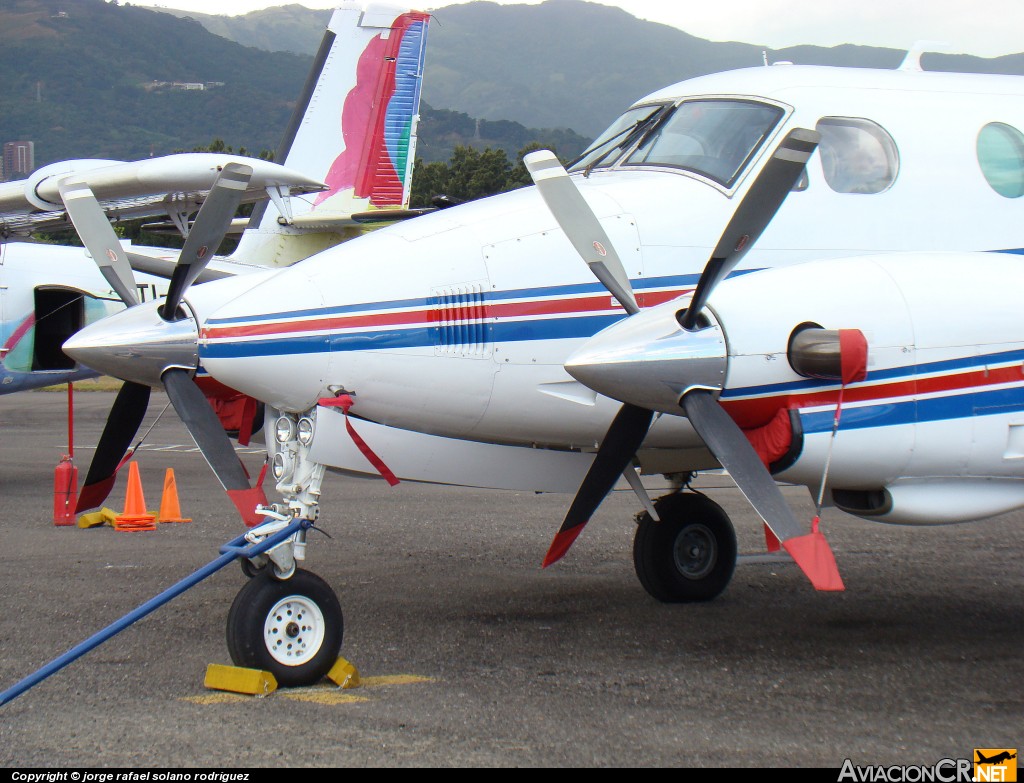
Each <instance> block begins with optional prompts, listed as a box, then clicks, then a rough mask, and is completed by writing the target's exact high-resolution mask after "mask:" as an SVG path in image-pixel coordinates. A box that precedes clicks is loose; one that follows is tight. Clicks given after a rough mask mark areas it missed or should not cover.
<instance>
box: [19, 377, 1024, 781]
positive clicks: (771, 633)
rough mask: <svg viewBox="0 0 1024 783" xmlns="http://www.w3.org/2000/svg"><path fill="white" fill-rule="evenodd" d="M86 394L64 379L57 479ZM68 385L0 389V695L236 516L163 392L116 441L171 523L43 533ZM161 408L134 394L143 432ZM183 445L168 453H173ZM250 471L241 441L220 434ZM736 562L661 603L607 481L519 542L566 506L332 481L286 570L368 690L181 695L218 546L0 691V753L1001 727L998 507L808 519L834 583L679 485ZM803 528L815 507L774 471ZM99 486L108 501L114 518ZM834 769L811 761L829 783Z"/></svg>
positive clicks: (470, 754)
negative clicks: (719, 584) (174, 507)
mask: <svg viewBox="0 0 1024 783" xmlns="http://www.w3.org/2000/svg"><path fill="white" fill-rule="evenodd" d="M112 399H113V395H112V394H110V393H102V392H95V393H89V394H79V395H77V397H76V401H77V408H76V425H77V426H76V441H77V451H76V462H77V464H78V465H79V466H80V470H81V478H84V474H85V469H86V467H87V466H88V463H89V460H90V459H91V456H92V451H91V450H90V449H88V448H87V447H88V446H91V445H93V444H95V442H96V440H97V438H98V435H99V432H100V430H101V428H102V425H103V421H104V419H105V417H106V411H107V410H108V408H109V406H110V403H111V402H112ZM64 400H65V396H64V395H63V394H60V393H47V392H34V393H22V394H15V395H9V396H3V397H0V466H2V469H0V493H2V494H0V497H2V498H3V502H2V505H0V541H2V542H3V552H2V556H3V560H4V563H3V566H2V568H0V585H2V590H3V593H2V594H3V603H2V606H3V609H2V612H0V689H3V688H7V687H9V686H11V685H13V684H14V683H15V682H17V681H19V680H20V679H21V678H23V677H25V676H27V675H29V674H30V673H32V672H33V671H35V670H36V669H37V668H38V667H40V666H42V665H43V664H45V663H47V662H48V661H50V660H51V659H53V658H55V657H57V656H58V655H59V654H61V653H63V652H64V651H65V650H67V649H69V648H70V647H72V646H73V645H75V644H77V643H78V642H80V641H82V640H83V639H85V638H86V637H88V636H90V635H91V634H93V633H94V632H96V631H98V630H99V629H101V628H103V627H104V626H106V625H107V624H108V623H110V622H113V621H114V620H116V619H117V618H119V617H120V616H122V615H123V614H125V613H126V612H128V611H129V610H131V609H133V608H134V607H135V606H137V605H138V604H141V603H142V602H143V601H145V600H147V599H149V598H150V597H152V596H154V595H156V594H157V593H159V592H160V591H161V590H163V589H164V588H166V587H167V586H169V585H171V584H173V583H174V582H176V581H177V580H178V579H180V578H182V577H183V576H185V575H187V574H189V573H190V572H192V571H193V570H195V569H197V568H198V567H200V566H201V565H203V564H205V563H206V562H208V561H210V560H212V559H213V558H214V557H216V555H217V547H218V546H219V545H220V544H222V543H224V542H225V541H227V540H229V539H231V538H233V537H234V536H236V535H237V534H238V532H239V530H240V523H239V522H238V521H237V517H236V515H235V513H234V510H233V507H232V506H231V504H230V502H229V501H228V500H227V499H226V498H225V497H224V495H223V493H222V492H221V490H220V487H219V485H218V484H217V482H216V480H215V479H214V478H213V476H212V474H211V473H210V472H209V469H208V468H207V466H206V464H205V462H204V461H203V459H202V456H201V455H200V454H198V453H197V452H195V451H194V450H190V447H191V446H192V444H191V441H190V440H189V438H188V435H187V434H186V432H185V430H184V428H183V427H182V426H181V425H180V423H179V422H178V421H177V419H176V417H175V416H174V414H173V411H172V410H168V411H167V413H165V414H164V416H163V418H162V419H161V421H160V422H159V423H158V425H157V426H156V427H155V428H154V429H153V431H152V433H151V434H150V436H149V438H148V440H147V443H146V446H145V447H144V449H143V450H142V451H141V452H140V454H139V464H140V467H141V472H142V480H143V485H144V489H145V492H146V499H147V500H148V501H149V503H148V505H149V506H150V507H151V508H155V507H156V506H157V505H158V504H159V500H160V489H161V487H162V482H163V476H164V471H165V470H166V468H168V467H172V468H174V470H175V473H176V477H177V483H178V487H179V490H180V496H181V504H182V511H183V513H184V514H185V515H186V516H191V517H192V518H193V520H194V521H193V522H191V523H188V524H179V525H162V526H160V528H159V529H158V530H157V531H156V532H152V533H130V534H129V533H118V532H115V531H114V530H112V529H111V528H109V527H107V528H100V529H93V530H80V529H77V528H69V527H55V526H54V525H53V523H52V515H53V511H52V509H53V469H54V466H55V465H56V463H57V461H58V459H59V458H60V455H61V454H62V453H63V452H64V451H66V442H67V433H66V418H65V417H66V414H65V412H64ZM164 402H165V398H164V397H163V395H161V394H154V400H153V402H152V403H151V405H150V416H149V418H148V419H147V424H146V425H144V427H145V426H148V422H149V421H151V420H152V419H153V418H154V417H155V415H156V414H157V413H158V412H159V411H160V409H161V408H162V407H163V404H164ZM192 448H194V447H192ZM243 459H244V460H245V462H246V463H247V464H248V465H249V467H250V469H251V470H253V471H256V470H258V468H259V465H260V464H261V462H262V457H261V456H260V455H259V454H257V453H246V454H244V455H243ZM702 483H703V485H704V486H705V487H708V488H709V489H708V492H709V494H710V495H711V496H712V497H713V498H714V499H715V500H717V501H718V502H719V503H721V504H722V505H723V506H724V507H725V508H726V510H727V511H728V512H729V513H730V514H731V515H732V517H733V520H734V522H735V524H736V527H737V535H738V537H739V543H740V551H741V553H742V554H743V555H750V556H751V557H744V558H743V559H742V561H741V564H740V565H739V566H738V568H737V571H736V575H735V577H734V579H733V582H732V584H731V585H730V587H729V588H728V589H727V590H726V592H725V593H724V594H723V595H722V596H721V597H720V598H719V599H718V600H716V601H714V602H712V603H709V604H702V605H675V606H669V605H662V604H659V603H657V602H655V601H654V600H653V599H651V598H650V597H648V595H647V594H646V593H645V592H644V591H643V589H642V588H641V587H640V585H639V583H638V582H637V580H636V577H635V575H634V573H633V564H632V554H631V542H632V534H633V522H632V515H633V514H634V513H635V512H636V510H637V508H638V504H637V502H636V500H635V498H633V497H632V496H631V495H629V494H616V495H614V496H613V497H611V498H609V499H608V501H606V502H605V504H604V505H603V506H602V508H601V509H600V511H599V512H598V514H597V515H596V516H595V517H594V519H593V520H592V522H591V524H590V526H589V527H588V528H587V530H586V532H585V533H584V534H583V535H582V536H581V538H580V539H579V541H578V542H577V543H576V545H575V546H574V547H573V549H572V551H571V552H570V553H569V555H568V556H567V557H566V558H565V560H563V561H562V562H561V563H559V564H557V565H556V566H554V567H552V568H550V569H547V570H541V568H540V561H541V559H542V557H543V555H544V552H545V550H546V548H547V545H548V543H549V542H550V540H551V537H552V535H553V533H554V531H555V530H556V529H557V527H558V525H559V524H560V521H561V518H562V516H563V514H564V512H565V510H566V508H567V507H568V504H569V501H570V498H568V497H565V496H560V495H534V494H530V493H516V492H496V491H478V490H467V489H461V488H449V487H438V486H417V485H412V484H402V485H400V486H398V487H396V488H394V489H391V488H389V487H388V486H387V485H386V484H385V483H384V482H383V481H379V480H377V481H372V480H357V479H351V478H345V477H341V476H331V477H329V478H328V480H327V481H326V482H325V486H324V494H323V505H324V515H323V519H322V522H321V526H322V527H323V529H324V530H325V531H326V532H328V533H329V534H330V536H331V537H330V538H327V537H325V536H315V537H313V536H312V535H311V542H310V547H309V559H308V561H307V567H308V568H309V569H310V570H313V571H315V572H316V573H318V574H319V575H321V576H322V577H324V578H325V579H326V580H327V581H328V582H330V583H331V585H332V586H333V587H334V588H335V590H336V591H337V592H338V595H339V597H340V600H341V604H342V607H343V610H344V613H345V643H344V646H343V649H342V655H344V656H345V657H346V658H347V659H348V660H349V661H351V662H352V663H353V664H355V666H356V667H357V668H358V670H359V672H360V674H361V676H362V678H363V679H364V680H365V681H366V682H367V685H366V686H364V687H362V688H358V689H354V690H339V689H336V688H333V687H327V686H321V687H317V688H310V689H301V690H298V691H293V692H284V691H278V692H276V693H273V694H271V695H269V696H266V697H263V698H254V697H246V696H237V695H227V694H220V693H217V692H214V691H208V690H206V689H205V688H204V687H203V677H204V674H205V670H206V666H207V665H208V664H210V663H230V659H229V657H228V652H227V647H226V645H225V641H224V623H225V618H226V615H227V610H228V607H229V606H230V604H231V601H232V599H233V598H234V595H235V593H236V592H237V591H238V590H239V589H240V588H241V587H242V585H243V584H244V583H245V577H244V576H243V575H242V573H241V570H240V569H239V568H238V567H236V566H235V565H234V564H232V565H231V566H229V567H228V568H226V569H224V570H222V571H220V572H218V573H217V574H215V575H214V576H212V577H211V578H210V579H208V580H207V581H205V582H203V583H202V584H200V585H199V586H198V587H196V588H194V589H192V590H190V591H189V592H187V593H186V594H185V595H183V596H181V597H180V598H178V599H176V600H175V601H174V602H172V603H171V604H169V605H168V606H166V607H164V608H162V609H160V610H158V611H156V612H155V613H154V614H152V615H150V616H149V617H147V618H145V619H144V620H142V621H140V622H139V623H137V624H136V625H134V626H132V627H131V628H129V629H128V630H127V631H125V632H124V633H122V634H121V635H119V636H117V637H115V638H114V639H113V640H111V641H109V642H108V643H106V644H105V645H103V646H102V647H100V648H99V649H97V650H95V651H93V652H92V653H90V654H88V655H86V656H85V657H84V658H82V659H80V660H78V661H76V662H75V663H73V664H71V665H70V666H68V667H67V668H66V669H64V670H62V671H60V672H58V673H57V674H55V675H54V676H52V677H50V678H49V679H48V680H46V681H45V682H43V683H42V684H40V685H38V686H37V687H35V688H33V689H32V690H30V691H28V692H27V693H26V694H24V695H22V696H20V697H19V698H17V699H16V700H14V701H12V702H11V703H9V704H7V705H6V706H4V707H0V765H2V766H6V767H14V768H25V767H30V766H31V767H50V768H58V767H59V768H69V767H72V768H73V767H76V766H89V767H97V766H100V767H102V766H106V767H174V768H184V767H189V768H195V767H202V768H208V769H221V768H226V767H312V766H326V767H341V766H359V767H362V766H368V767H381V766H392V767H412V766H431V767H449V766H459V767H461V766H472V767H492V766H493V767H511V766H523V767H536V766H558V767H589V766H602V767H624V766H630V767H829V768H835V769H838V768H839V767H841V766H842V764H843V761H844V759H847V758H849V759H851V761H852V763H853V764H855V765H871V764H885V765H890V764H912V765H918V764H924V765H931V764H934V763H935V762H937V761H939V760H940V759H943V758H947V757H948V758H969V757H970V756H971V755H972V749H973V748H975V747H978V748H983V747H984V748H1001V747H1008V748H1016V747H1018V746H1019V745H1020V744H1022V740H1024V736H1022V732H1021V729H1022V727H1024V691H1022V688H1021V685H1022V682H1024V678H1022V661H1021V655H1022V650H1024V630H1022V623H1021V620H1022V618H1024V574H1022V568H1021V564H1020V563H1021V554H1022V552H1024V541H1022V536H1021V532H1022V525H1021V522H1022V517H1021V515H1020V514H1013V515H1006V516H1002V517H998V518H996V519H992V520H987V521H982V522H978V523H974V524H969V525H959V526H951V527H942V528H933V529H911V528H899V527H890V526H885V525H879V524H873V523H868V522H864V521H861V520H858V519H855V518H853V517H849V516H846V515H845V514H842V513H840V512H838V511H835V510H829V511H827V512H826V514H825V516H824V520H823V523H824V529H825V532H826V534H827V535H828V537H829V540H830V542H831V543H832V546H833V548H834V550H835V552H836V557H837V560H838V563H839V567H840V570H841V572H842V574H843V577H844V579H845V581H846V585H847V591H846V592H845V593H839V594H823V593H816V592H815V591H814V590H812V589H811V588H810V586H809V585H808V584H807V583H806V581H805V580H804V578H803V577H802V575H801V574H800V573H799V571H798V570H797V569H796V567H795V566H793V565H792V564H791V563H789V562H787V561H782V560H773V559H770V558H767V559H766V558H764V557H759V556H758V555H760V554H761V553H762V551H763V539H762V533H761V526H760V523H759V522H758V521H757V519H756V518H755V515H754V514H753V512H752V511H751V510H750V509H749V507H748V506H747V505H746V503H745V501H744V500H743V499H742V497H741V496H740V495H739V493H738V492H737V491H736V490H735V489H734V488H732V487H731V486H730V485H729V482H728V479H727V477H724V476H711V477H708V478H705V479H703V480H702ZM786 495H787V498H788V499H789V500H790V502H791V503H792V505H793V507H794V508H795V509H796V510H797V513H798V514H799V515H800V516H801V518H806V519H809V518H810V514H811V511H812V504H811V500H810V498H809V497H808V496H807V493H806V491H805V490H797V489H787V490H786ZM123 503H124V479H122V480H121V482H120V483H119V485H118V488H117V489H116V490H115V492H114V494H113V495H112V497H111V503H110V505H111V506H113V507H115V508H117V509H118V510H120V508H121V507H122V506H123ZM830 779H834V778H830Z"/></svg>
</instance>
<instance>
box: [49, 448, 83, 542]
mask: <svg viewBox="0 0 1024 783" xmlns="http://www.w3.org/2000/svg"><path fill="white" fill-rule="evenodd" d="M77 503H78V467H77V466H76V465H75V463H74V461H73V460H72V459H71V455H70V454H65V455H64V456H63V457H61V458H60V463H59V464H58V465H57V468H56V469H55V470H54V471H53V524H55V525H73V524H75V505H76V504H77Z"/></svg>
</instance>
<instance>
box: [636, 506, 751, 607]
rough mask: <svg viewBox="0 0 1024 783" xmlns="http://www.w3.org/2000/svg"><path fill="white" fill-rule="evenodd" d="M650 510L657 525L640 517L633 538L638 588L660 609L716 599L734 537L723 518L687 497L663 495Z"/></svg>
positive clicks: (732, 558) (731, 566)
mask: <svg viewBox="0 0 1024 783" xmlns="http://www.w3.org/2000/svg"><path fill="white" fill-rule="evenodd" d="M654 507H655V510H656V511H657V512H658V516H659V517H660V518H661V522H655V521H654V520H653V519H651V517H650V515H649V514H647V513H646V512H645V513H644V514H643V515H642V516H641V517H640V524H639V525H638V526H637V530H636V536H635V537H634V538H633V564H634V566H635V568H636V575H637V577H638V578H639V579H640V584H641V585H643V587H644V589H645V590H646V591H647V592H648V593H650V595H651V596H652V597H654V598H656V599H658V600H659V601H663V602H665V603H687V602H692V601H710V600H711V599H713V598H716V597H717V596H718V595H719V594H720V593H721V592H722V591H723V590H725V588H726V587H727V586H728V584H729V581H730V580H731V579H732V574H733V571H734V570H735V568H736V532H735V531H734V530H733V526H732V522H730V521H729V517H728V515H726V513H725V511H724V510H723V509H722V507H721V506H719V505H718V504H717V503H715V502H714V501H712V500H709V499H708V498H706V497H704V496H703V495H697V494H694V493H692V492H680V493H677V494H674V495H666V496H665V497H662V498H659V499H658V500H656V501H655V503H654Z"/></svg>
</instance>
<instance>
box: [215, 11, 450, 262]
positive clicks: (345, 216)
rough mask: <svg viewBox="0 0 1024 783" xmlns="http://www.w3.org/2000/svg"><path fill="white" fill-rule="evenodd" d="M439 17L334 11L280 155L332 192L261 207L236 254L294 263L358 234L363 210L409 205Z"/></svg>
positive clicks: (415, 13) (283, 161)
mask: <svg viewBox="0 0 1024 783" xmlns="http://www.w3.org/2000/svg"><path fill="white" fill-rule="evenodd" d="M429 18H430V17H429V15H428V14H426V13H423V12H419V11H407V10H401V9H396V8H393V7H387V6H381V5H378V4H370V5H367V6H363V7H355V6H351V5H346V6H345V7H342V8H339V9H338V10H336V11H335V12H334V14H333V16H332V17H331V21H330V23H329V25H328V27H327V31H326V32H325V34H324V39H323V42H322V44H321V46H320V50H319V51H318V52H317V55H316V58H315V60H314V64H313V69H312V71H311V72H310V76H309V79H308V80H307V82H306V85H305V87H304V88H303V92H302V95H301V97H300V100H299V102H298V103H297V106H296V110H295V114H294V116H293V117H292V120H291V122H290V123H289V126H288V129H287V131H286V133H285V137H284V139H283V141H282V144H281V147H280V149H279V150H278V152H277V156H276V162H278V163H281V164H283V165H285V166H288V167H290V168H294V169H297V170H299V171H301V172H303V173H304V174H307V175H308V176H310V177H313V178H315V179H317V180H319V181H322V182H324V183H326V185H327V190H325V191H323V192H322V193H319V194H314V195H311V196H305V197H298V198H297V197H292V198H290V199H288V200H287V201H286V202H282V201H278V200H275V201H274V202H271V203H268V204H266V205H265V206H264V207H263V208H262V209H259V210H257V211H256V212H255V213H254V215H253V218H252V220H250V223H249V229H248V230H247V231H246V232H245V234H244V235H243V238H242V242H241V244H240V245H239V248H238V250H237V251H236V253H235V257H236V258H238V259H239V260H243V261H247V262H249V263H258V264H264V265H273V266H280V265H285V264H288V263H292V262H294V261H295V260H298V258H302V257H305V256H306V255H309V254H311V253H312V252H316V251H317V250H320V249H323V247H326V246H328V245H330V244H334V243H335V242H337V241H339V239H340V238H341V237H342V236H347V235H348V234H349V233H351V230H353V229H354V228H355V227H356V225H357V224H356V223H354V222H353V221H351V219H350V218H351V216H352V215H353V214H357V215H358V214H361V213H366V212H372V211H375V210H388V209H403V208H406V207H407V206H408V203H409V191H410V186H411V179H412V168H413V163H414V160H415V152H416V125H417V121H418V120H419V103H420V88H421V84H422V77H423V60H424V55H425V53H426V42H427V25H428V22H429ZM331 235H333V238H332V236H331ZM286 237H287V239H286V240H285V239H284V238H286ZM282 240H284V241H282Z"/></svg>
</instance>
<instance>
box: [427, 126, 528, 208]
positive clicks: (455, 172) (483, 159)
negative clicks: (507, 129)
mask: <svg viewBox="0 0 1024 783" xmlns="http://www.w3.org/2000/svg"><path fill="white" fill-rule="evenodd" d="M543 148H544V145H542V144H540V143H538V142H531V143H530V144H527V145H526V146H525V147H523V148H522V149H521V150H520V151H519V154H518V156H517V159H518V161H519V162H518V163H516V164H515V165H514V166H513V165H512V163H511V162H510V161H509V159H508V156H507V155H506V154H505V152H504V150H500V149H491V148H490V147H487V148H486V149H484V150H476V149H473V148H472V147H467V146H462V145H460V146H457V147H456V148H455V150H454V151H453V152H452V157H451V159H450V160H449V161H448V163H441V162H433V163H425V162H424V161H423V160H422V159H418V160H417V161H416V167H415V169H414V171H413V177H412V196H411V198H410V201H409V203H410V206H412V207H429V206H430V205H431V200H432V199H433V197H434V196H439V195H444V196H448V197H449V198H451V199H455V200H457V201H472V200H473V199H478V198H484V197H486V196H493V195H495V194H497V193H504V192H505V191H507V190H515V189H516V188H521V187H523V186H524V185H532V184H533V180H532V179H531V178H530V173H529V172H528V171H527V170H526V166H525V165H523V162H522V161H523V156H524V155H526V154H527V153H529V152H533V151H534V150H538V149H543Z"/></svg>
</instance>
